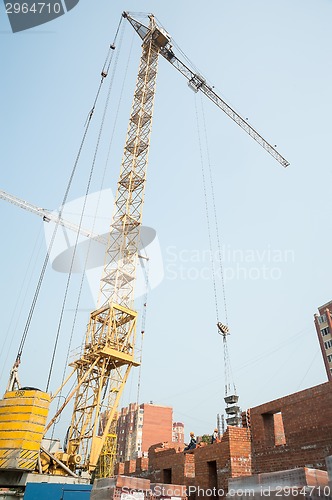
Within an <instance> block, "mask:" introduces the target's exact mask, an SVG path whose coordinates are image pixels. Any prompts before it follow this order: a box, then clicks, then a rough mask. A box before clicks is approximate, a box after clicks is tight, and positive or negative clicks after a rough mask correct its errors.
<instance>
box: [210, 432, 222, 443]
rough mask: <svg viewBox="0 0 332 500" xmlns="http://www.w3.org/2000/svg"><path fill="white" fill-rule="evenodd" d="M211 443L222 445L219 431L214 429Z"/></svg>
mask: <svg viewBox="0 0 332 500" xmlns="http://www.w3.org/2000/svg"><path fill="white" fill-rule="evenodd" d="M211 443H212V444H213V443H220V439H219V432H218V429H214V431H213V434H212V436H211Z"/></svg>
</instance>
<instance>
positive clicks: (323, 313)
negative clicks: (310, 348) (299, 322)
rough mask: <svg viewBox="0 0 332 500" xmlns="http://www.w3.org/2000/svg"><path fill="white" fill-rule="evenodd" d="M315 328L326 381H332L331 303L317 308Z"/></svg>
mask: <svg viewBox="0 0 332 500" xmlns="http://www.w3.org/2000/svg"><path fill="white" fill-rule="evenodd" d="M318 311H319V314H315V326H316V330H317V335H318V340H319V345H320V348H321V351H322V355H323V360H324V365H325V369H326V373H327V378H328V380H332V301H330V302H327V304H324V305H323V306H321V307H319V308H318Z"/></svg>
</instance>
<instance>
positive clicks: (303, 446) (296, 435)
mask: <svg viewBox="0 0 332 500" xmlns="http://www.w3.org/2000/svg"><path fill="white" fill-rule="evenodd" d="M278 412H281V415H282V421H283V427H284V434H285V444H279V445H278V439H279V442H280V434H281V431H280V422H279V425H278V420H277V421H276V422H275V418H274V415H273V414H275V413H278ZM278 418H279V417H278ZM280 418H281V417H280ZM250 426H251V434H252V455H253V473H261V472H274V471H278V470H286V469H292V468H295V467H305V466H308V467H315V468H318V469H325V468H326V467H325V457H327V456H328V455H331V454H332V382H326V383H325V384H321V385H318V386H316V387H312V388H310V389H306V390H304V391H301V392H297V393H295V394H291V395H290V396H286V397H284V398H280V399H277V400H275V401H271V402H269V403H265V404H263V405H261V406H257V407H255V408H251V409H250Z"/></svg>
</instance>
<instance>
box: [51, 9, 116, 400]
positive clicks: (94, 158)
mask: <svg viewBox="0 0 332 500" xmlns="http://www.w3.org/2000/svg"><path fill="white" fill-rule="evenodd" d="M121 23H122V18H121V19H120V22H119V26H118V29H117V31H116V34H115V38H114V41H113V43H112V44H111V45H110V49H109V51H110V50H111V51H112V52H111V54H110V56H109V53H108V54H107V58H106V61H107V62H105V64H104V67H103V70H102V72H101V82H100V84H99V88H98V92H97V98H96V99H95V101H94V105H93V107H92V110H91V112H90V115H89V121H90V120H91V117H92V114H93V112H94V110H95V107H96V104H97V99H98V97H99V94H100V91H101V86H102V83H103V82H104V80H105V78H106V76H107V75H108V71H109V69H110V65H111V63H112V60H113V54H114V50H115V42H116V39H117V36H118V33H119V29H120V25H121ZM105 69H106V71H105ZM111 88H112V80H111V83H110V88H109V93H108V96H107V99H106V105H105V108H104V112H103V116H102V120H101V124H100V127H99V132H98V138H97V143H96V147H95V151H94V156H93V160H92V164H91V169H90V172H89V178H88V182H87V186H86V191H85V195H84V201H83V207H82V211H81V215H80V221H79V224H78V228H79V230H78V232H77V234H76V240H75V245H74V250H73V253H72V258H71V263H70V269H69V273H68V278H67V283H66V288H65V293H64V298H63V302H62V307H61V313H60V318H59V322H58V328H57V332H56V337H55V343H54V347H53V353H52V358H51V364H50V369H49V374H48V378H47V383H46V392H47V391H48V390H49V386H50V381H51V377H52V372H53V367H54V360H55V355H56V351H57V347H58V343H59V337H60V331H61V326H62V321H63V315H64V311H65V306H66V303H67V297H68V291H69V285H70V282H71V276H72V271H73V267H74V262H75V257H76V250H77V244H78V240H79V237H80V229H81V226H82V222H83V217H84V213H85V208H86V204H87V198H88V195H89V192H90V187H91V181H92V177H93V173H94V169H95V165H96V159H97V154H98V151H99V146H100V141H101V137H102V133H103V130H104V125H105V118H106V112H107V109H108V104H109V96H110V90H111Z"/></svg>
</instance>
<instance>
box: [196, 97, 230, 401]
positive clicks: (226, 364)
mask: <svg viewBox="0 0 332 500" xmlns="http://www.w3.org/2000/svg"><path fill="white" fill-rule="evenodd" d="M200 102H201V109H202V116H203V120H202V122H203V130H204V142H205V148H206V156H207V165H208V177H209V181H210V186H209V187H210V191H211V200H212V209H213V225H214V231H215V234H216V240H217V251H218V260H219V263H218V264H219V269H220V277H221V286H222V296H223V306H224V316H225V325H223V324H221V323H220V321H219V301H218V292H217V280H216V270H215V263H214V254H213V244H212V229H211V226H212V223H211V220H210V209H209V203H208V189H207V179H206V174H205V171H204V158H203V147H202V138H201V130H200V120H199V113H198V106H197V100H196V99H195V113H196V122H197V132H198V133H197V135H198V146H199V151H200V161H201V170H202V181H203V182H202V184H203V193H204V205H205V212H206V221H207V230H208V240H209V250H210V263H211V272H212V282H213V291H214V302H215V310H216V317H217V326H218V333H219V334H221V335H222V339H223V356H224V380H225V396H227V394H228V392H229V391H230V389H231V386H233V388H234V392H235V394H236V387H235V384H234V382H233V375H232V368H231V363H230V357H229V352H228V345H227V335H228V311H227V300H226V289H225V276H224V269H223V259H222V252H221V239H220V231H219V224H218V218H217V209H216V201H215V194H214V184H213V177H212V168H211V158H210V152H209V143H208V134H207V126H206V119H205V113H204V106H203V103H202V96H201V99H200ZM231 381H232V382H231Z"/></svg>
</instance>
